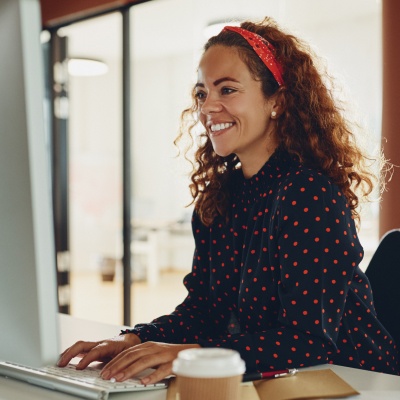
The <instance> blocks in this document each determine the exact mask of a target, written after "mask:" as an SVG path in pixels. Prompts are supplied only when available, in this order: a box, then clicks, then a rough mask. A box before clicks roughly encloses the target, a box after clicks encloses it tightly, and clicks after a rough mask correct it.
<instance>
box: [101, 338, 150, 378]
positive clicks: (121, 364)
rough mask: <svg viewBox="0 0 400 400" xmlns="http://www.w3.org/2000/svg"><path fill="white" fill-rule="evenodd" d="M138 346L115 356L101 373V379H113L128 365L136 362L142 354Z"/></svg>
mask: <svg viewBox="0 0 400 400" xmlns="http://www.w3.org/2000/svg"><path fill="white" fill-rule="evenodd" d="M137 347H138V346H134V347H130V348H128V349H126V350H124V351H122V352H121V353H119V354H117V355H116V356H115V357H114V358H113V359H112V360H111V361H110V362H108V363H107V365H106V366H105V367H104V368H103V370H102V371H101V374H100V376H101V377H102V378H103V379H110V378H115V375H117V374H119V373H120V372H121V371H123V370H124V369H126V368H127V367H128V366H129V365H130V364H132V363H134V362H136V361H137V360H138V359H139V358H140V357H141V354H143V352H141V351H140V350H141V349H140V348H139V349H138V348H137Z"/></svg>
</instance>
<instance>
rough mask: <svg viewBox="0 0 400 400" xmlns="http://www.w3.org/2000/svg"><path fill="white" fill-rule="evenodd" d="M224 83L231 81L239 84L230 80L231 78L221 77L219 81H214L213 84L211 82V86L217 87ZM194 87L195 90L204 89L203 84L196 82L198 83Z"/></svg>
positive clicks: (233, 79) (234, 80)
mask: <svg viewBox="0 0 400 400" xmlns="http://www.w3.org/2000/svg"><path fill="white" fill-rule="evenodd" d="M225 81H231V82H237V83H239V81H238V80H237V79H235V78H231V77H229V76H225V77H223V78H219V79H217V80H216V81H214V82H213V85H214V86H218V85H219V84H220V83H222V82H225ZM194 87H195V88H197V87H204V83H200V82H198V83H196V85H195V86H194Z"/></svg>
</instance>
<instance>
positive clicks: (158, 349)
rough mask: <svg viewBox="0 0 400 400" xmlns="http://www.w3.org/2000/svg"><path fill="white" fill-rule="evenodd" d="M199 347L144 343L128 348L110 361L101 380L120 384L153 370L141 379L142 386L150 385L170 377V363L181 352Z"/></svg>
mask: <svg viewBox="0 0 400 400" xmlns="http://www.w3.org/2000/svg"><path fill="white" fill-rule="evenodd" d="M195 347H200V346H199V345H198V344H169V343H158V342H145V343H142V344H139V345H137V346H133V347H129V348H128V349H126V350H124V351H122V352H121V353H120V354H118V355H117V356H116V357H114V358H113V359H112V361H110V362H109V363H108V364H107V365H106V366H105V367H104V368H103V371H102V372H101V377H102V378H103V379H111V378H114V379H115V380H116V381H118V382H121V381H124V380H126V379H129V378H132V377H134V376H135V375H137V374H138V373H140V372H142V371H144V370H145V369H147V368H155V371H154V372H152V373H151V374H150V375H148V376H146V377H144V378H142V379H141V381H142V383H143V384H144V385H147V384H152V383H156V382H158V381H160V380H161V379H163V378H165V377H167V376H168V375H171V373H172V361H173V360H175V358H177V356H178V353H179V352H180V351H181V350H185V349H189V348H195Z"/></svg>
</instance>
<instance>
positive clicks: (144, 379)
mask: <svg viewBox="0 0 400 400" xmlns="http://www.w3.org/2000/svg"><path fill="white" fill-rule="evenodd" d="M149 381H150V378H143V379H142V383H143V385H147V384H148V383H149Z"/></svg>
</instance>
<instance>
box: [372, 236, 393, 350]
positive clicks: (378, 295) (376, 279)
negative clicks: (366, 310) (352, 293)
mask: <svg viewBox="0 0 400 400" xmlns="http://www.w3.org/2000/svg"><path fill="white" fill-rule="evenodd" d="M365 273H366V275H367V277H368V279H369V281H370V284H371V288H372V292H373V296H374V304H375V309H376V312H377V314H378V319H379V320H380V321H381V322H382V324H383V326H384V327H385V328H386V329H387V330H388V331H389V333H390V334H391V335H392V337H393V339H394V340H395V342H396V344H397V345H398V346H400V229H393V230H390V231H388V232H386V234H385V235H384V236H383V237H382V239H381V241H380V242H379V245H378V247H377V249H376V250H375V253H374V254H373V256H372V258H371V261H370V262H369V264H368V267H367V269H366V271H365Z"/></svg>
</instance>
